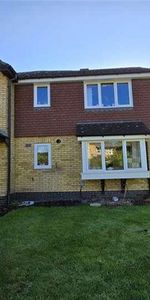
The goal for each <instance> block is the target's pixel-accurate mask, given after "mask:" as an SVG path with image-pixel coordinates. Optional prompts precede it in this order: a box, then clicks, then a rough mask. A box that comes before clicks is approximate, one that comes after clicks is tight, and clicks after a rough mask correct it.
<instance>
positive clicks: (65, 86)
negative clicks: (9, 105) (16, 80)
mask: <svg viewBox="0 0 150 300" xmlns="http://www.w3.org/2000/svg"><path fill="white" fill-rule="evenodd" d="M132 87H133V102H134V107H133V108H128V109H126V108H122V109H120V108H116V109H108V110H107V109H105V110H104V109H99V110H92V111H91V110H85V109H84V97H83V84H82V82H78V83H77V82H74V83H73V82H72V83H52V84H51V107H50V108H34V107H33V85H32V84H26V85H23V84H22V85H16V87H15V135H16V136H17V137H23V136H24V137H27V136H47V135H50V136H53V135H74V134H75V133H76V123H78V122H84V121H119V120H126V121H127V120H128V121H143V122H144V123H145V124H146V125H147V126H149V127H150V80H149V79H143V80H140V79H138V80H133V81H132Z"/></svg>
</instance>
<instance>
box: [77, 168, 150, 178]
mask: <svg viewBox="0 0 150 300" xmlns="http://www.w3.org/2000/svg"><path fill="white" fill-rule="evenodd" d="M149 177H150V171H143V170H141V171H139V170H138V171H136V170H134V171H121V170H119V171H106V172H91V171H90V172H87V173H81V178H82V179H83V180H94V179H125V178H127V179H129V178H149Z"/></svg>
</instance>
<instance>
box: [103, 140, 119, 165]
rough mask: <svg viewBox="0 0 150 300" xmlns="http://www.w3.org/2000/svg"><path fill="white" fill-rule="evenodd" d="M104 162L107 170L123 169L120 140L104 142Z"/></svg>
mask: <svg viewBox="0 0 150 300" xmlns="http://www.w3.org/2000/svg"><path fill="white" fill-rule="evenodd" d="M105 162H106V169H107V170H122V169H123V152H122V142H121V141H114V140H111V141H106V142H105Z"/></svg>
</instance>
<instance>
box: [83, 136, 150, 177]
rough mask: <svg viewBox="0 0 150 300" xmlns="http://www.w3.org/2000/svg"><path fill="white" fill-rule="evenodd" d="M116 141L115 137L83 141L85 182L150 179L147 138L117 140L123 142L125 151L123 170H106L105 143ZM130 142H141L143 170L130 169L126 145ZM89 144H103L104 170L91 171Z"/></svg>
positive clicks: (102, 158)
mask: <svg viewBox="0 0 150 300" xmlns="http://www.w3.org/2000/svg"><path fill="white" fill-rule="evenodd" d="M106 140H115V138H114V137H109V139H108V138H107V137H105V139H104V138H103V139H101V138H100V137H99V139H94V137H93V139H92V140H86V141H84V140H82V173H81V178H82V179H83V180H90V179H119V178H148V177H150V172H149V171H148V170H147V157H146V146H145V138H141V139H139V138H137V137H136V138H132V137H130V138H126V139H125V138H124V139H123V138H118V139H116V140H121V141H122V151H123V166H124V169H123V170H106V163H105V141H106ZM128 141H138V142H140V154H141V168H128V166H127V153H126V143H127V142H128ZM89 143H101V160H102V168H101V169H98V170H90V169H89V168H88V144H89Z"/></svg>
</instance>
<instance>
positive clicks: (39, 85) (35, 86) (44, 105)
mask: <svg viewBox="0 0 150 300" xmlns="http://www.w3.org/2000/svg"><path fill="white" fill-rule="evenodd" d="M38 87H46V88H47V97H48V98H47V104H38V103H37V88H38ZM33 94H34V107H50V84H48V83H43V84H42V83H39V84H34V88H33Z"/></svg>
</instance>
